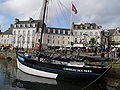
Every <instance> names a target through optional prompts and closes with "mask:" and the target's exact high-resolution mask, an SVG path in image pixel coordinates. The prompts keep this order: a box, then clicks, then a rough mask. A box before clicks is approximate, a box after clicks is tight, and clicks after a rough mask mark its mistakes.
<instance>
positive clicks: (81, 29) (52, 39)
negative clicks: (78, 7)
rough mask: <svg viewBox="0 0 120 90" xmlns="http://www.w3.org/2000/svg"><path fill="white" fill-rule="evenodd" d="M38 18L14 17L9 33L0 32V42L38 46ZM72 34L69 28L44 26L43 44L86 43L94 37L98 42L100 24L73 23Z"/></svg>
mask: <svg viewBox="0 0 120 90" xmlns="http://www.w3.org/2000/svg"><path fill="white" fill-rule="evenodd" d="M37 24H38V20H33V19H32V18H30V19H29V20H27V21H20V20H19V19H15V23H14V24H12V25H11V27H10V30H11V33H9V35H7V34H5V35H4V37H3V34H0V44H12V46H13V47H14V48H15V47H19V48H22V47H23V48H29V49H31V48H34V47H38V46H39V39H40V35H41V26H42V21H40V23H39V26H40V28H39V30H38V31H37V29H36V28H37ZM72 26H73V30H72V35H70V34H71V31H70V29H64V28H53V27H46V28H45V30H44V34H43V43H42V44H43V46H47V47H49V48H51V47H52V48H59V47H66V46H70V45H71V42H73V43H75V44H81V43H82V44H85V43H86V44H88V43H89V41H90V39H91V38H93V37H94V38H95V39H96V40H97V42H98V43H100V42H101V41H100V40H101V34H100V32H101V30H102V27H101V26H97V25H96V24H95V23H85V24H80V25H78V24H73V25H72ZM6 32H7V31H6Z"/></svg>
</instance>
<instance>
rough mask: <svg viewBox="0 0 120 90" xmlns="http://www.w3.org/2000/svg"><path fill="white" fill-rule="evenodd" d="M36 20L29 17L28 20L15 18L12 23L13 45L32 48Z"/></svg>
mask: <svg viewBox="0 0 120 90" xmlns="http://www.w3.org/2000/svg"><path fill="white" fill-rule="evenodd" d="M37 22H38V20H33V19H32V18H30V19H29V20H28V21H19V19H16V20H15V24H13V25H12V28H13V30H12V34H13V40H12V44H13V47H17V46H18V47H21V48H22V47H23V48H32V47H33V46H34V35H35V32H36V25H37Z"/></svg>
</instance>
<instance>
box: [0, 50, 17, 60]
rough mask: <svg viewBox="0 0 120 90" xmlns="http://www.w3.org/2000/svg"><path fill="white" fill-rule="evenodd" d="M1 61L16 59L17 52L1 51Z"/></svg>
mask: <svg viewBox="0 0 120 90" xmlns="http://www.w3.org/2000/svg"><path fill="white" fill-rule="evenodd" d="M0 59H12V60H15V59H16V53H15V51H0Z"/></svg>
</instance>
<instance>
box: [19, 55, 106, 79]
mask: <svg viewBox="0 0 120 90" xmlns="http://www.w3.org/2000/svg"><path fill="white" fill-rule="evenodd" d="M17 58H18V61H19V62H20V63H21V64H22V65H25V66H26V67H29V68H32V69H35V70H40V71H44V72H49V73H53V74H57V77H56V78H55V79H64V78H65V79H81V78H88V79H93V78H97V77H99V76H100V75H102V74H103V73H104V72H105V71H106V70H107V69H108V68H105V67H101V68H98V67H74V66H67V65H62V64H52V63H46V62H39V61H35V60H28V58H25V57H22V56H20V55H18V56H17ZM25 73H27V72H25Z"/></svg>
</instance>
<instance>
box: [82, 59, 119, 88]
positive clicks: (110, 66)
mask: <svg viewBox="0 0 120 90" xmlns="http://www.w3.org/2000/svg"><path fill="white" fill-rule="evenodd" d="M119 61H120V60H118V61H116V62H113V63H111V64H110V65H109V68H108V69H107V70H105V72H103V73H102V74H101V75H100V76H99V77H97V78H96V79H95V80H94V81H92V82H91V83H89V84H88V85H86V86H85V87H83V88H82V89H81V90H85V89H86V88H88V87H89V86H90V85H92V84H93V83H94V82H96V81H97V80H98V79H100V78H101V77H102V76H103V75H104V74H105V73H106V72H107V71H108V70H109V69H111V68H112V65H113V64H115V63H118V62H119Z"/></svg>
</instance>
